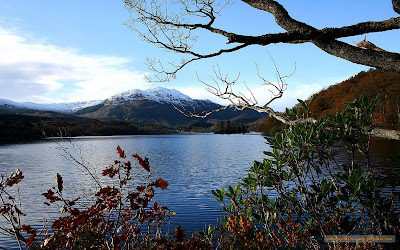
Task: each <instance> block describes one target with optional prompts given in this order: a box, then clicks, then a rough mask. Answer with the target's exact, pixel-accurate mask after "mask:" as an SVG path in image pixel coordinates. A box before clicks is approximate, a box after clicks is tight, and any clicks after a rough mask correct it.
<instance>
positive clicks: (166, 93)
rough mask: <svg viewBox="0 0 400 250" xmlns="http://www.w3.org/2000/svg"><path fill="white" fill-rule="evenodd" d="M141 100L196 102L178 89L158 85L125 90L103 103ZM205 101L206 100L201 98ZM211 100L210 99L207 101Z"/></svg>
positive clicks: (175, 102) (179, 103) (171, 102)
mask: <svg viewBox="0 0 400 250" xmlns="http://www.w3.org/2000/svg"><path fill="white" fill-rule="evenodd" d="M139 100H148V101H155V102H158V103H169V104H177V105H190V104H194V103H195V102H196V101H198V100H195V99H192V98H190V97H189V96H187V95H185V94H182V93H181V92H179V91H178V90H176V89H167V88H163V87H157V88H153V89H147V90H140V89H133V90H128V91H124V92H122V93H119V94H116V95H113V96H112V97H110V98H108V99H106V100H105V101H104V102H103V104H104V105H116V104H119V103H124V102H132V101H139ZM201 101H205V100H201ZM206 102H210V101H208V100H207V101H206Z"/></svg>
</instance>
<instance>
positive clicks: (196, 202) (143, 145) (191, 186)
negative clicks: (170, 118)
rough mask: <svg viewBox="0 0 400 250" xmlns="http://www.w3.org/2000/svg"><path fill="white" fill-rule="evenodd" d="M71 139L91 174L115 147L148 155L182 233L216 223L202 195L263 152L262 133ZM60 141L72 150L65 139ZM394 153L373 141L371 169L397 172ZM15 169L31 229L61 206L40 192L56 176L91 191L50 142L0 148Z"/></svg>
mask: <svg viewBox="0 0 400 250" xmlns="http://www.w3.org/2000/svg"><path fill="white" fill-rule="evenodd" d="M72 142H73V143H74V144H75V145H78V146H79V147H80V148H81V149H82V150H83V151H82V153H83V155H84V157H83V159H85V161H86V162H87V163H88V164H89V166H90V167H91V168H92V169H93V171H95V172H96V173H97V174H100V173H101V171H102V170H103V169H104V167H106V166H108V165H109V164H111V163H112V162H113V160H114V159H117V152H116V147H117V146H118V145H120V146H121V148H122V149H124V150H125V152H126V153H127V154H128V155H131V154H136V153H137V154H139V155H141V156H142V157H144V156H147V157H149V159H150V164H151V166H152V168H153V169H154V168H157V175H156V176H157V178H159V177H160V178H163V179H165V180H166V181H168V183H169V186H168V189H167V190H164V191H161V190H159V189H157V190H156V197H155V200H156V201H158V203H159V204H160V205H166V206H168V207H169V208H170V209H171V210H172V211H174V212H176V216H174V217H173V219H172V222H171V224H170V225H169V226H168V225H167V227H169V228H170V229H171V230H173V229H174V227H175V226H176V225H182V227H183V228H185V229H186V232H193V231H196V230H200V231H201V230H202V229H203V228H204V227H205V226H207V225H209V224H214V225H215V224H216V223H217V219H218V218H219V217H221V216H222V215H223V213H222V211H221V204H220V203H218V202H216V201H214V200H213V199H212V198H210V197H207V196H206V195H210V190H211V189H220V188H222V187H226V186H228V185H235V184H237V182H238V178H242V177H244V176H245V175H246V170H247V169H248V168H249V167H250V166H251V165H252V162H253V160H262V159H263V158H264V154H263V153H262V152H263V151H268V150H269V146H268V145H267V144H265V142H266V141H265V139H264V138H263V137H262V136H260V135H214V134H174V135H152V136H142V135H139V136H115V137H114V136H110V137H80V138H73V139H72ZM65 146H66V147H70V148H71V145H70V144H68V143H66V144H65ZM71 152H73V150H72V149H71ZM396 153H397V154H399V153H400V143H398V142H393V141H386V140H374V141H373V144H372V154H371V158H372V161H373V162H374V165H375V166H379V167H376V171H377V173H379V174H380V175H382V176H389V177H390V176H393V173H399V171H400V166H399V164H397V165H396V164H395V163H391V161H390V158H391V157H392V155H393V154H396ZM132 162H134V161H132ZM17 168H19V169H21V171H22V172H23V173H24V176H25V178H24V179H23V181H22V182H21V184H20V189H21V199H22V204H23V210H24V212H25V213H27V216H26V221H25V223H27V224H31V225H33V226H36V227H40V226H41V225H43V218H48V219H49V218H50V219H51V218H55V217H57V216H59V214H58V209H59V208H57V207H56V206H54V205H52V206H50V207H48V206H46V205H44V204H43V202H45V198H44V197H43V196H42V195H41V194H42V193H44V192H46V190H47V189H49V188H50V187H52V186H54V185H55V181H54V180H55V175H56V173H59V174H60V175H62V176H63V178H64V190H65V191H64V193H65V192H70V194H72V196H74V197H76V196H78V195H79V196H81V197H82V200H83V201H84V200H85V193H91V192H93V190H95V188H96V186H95V184H94V183H93V182H92V181H91V179H90V176H89V175H88V174H86V173H85V172H82V171H81V170H78V168H77V166H76V165H75V164H73V163H72V162H71V161H70V160H69V159H66V158H65V157H63V156H62V154H61V153H60V151H59V150H57V144H56V143H54V142H53V141H40V142H33V143H28V144H12V145H1V146H0V174H5V175H7V176H8V175H9V174H10V173H12V172H14V171H15V170H16V169H17ZM103 180H104V179H103ZM88 183H92V184H90V185H89V184H88ZM12 242H13V240H10V239H7V238H4V237H2V236H1V235H0V246H2V247H5V248H7V249H9V248H11V246H13V245H12V244H13V243H12Z"/></svg>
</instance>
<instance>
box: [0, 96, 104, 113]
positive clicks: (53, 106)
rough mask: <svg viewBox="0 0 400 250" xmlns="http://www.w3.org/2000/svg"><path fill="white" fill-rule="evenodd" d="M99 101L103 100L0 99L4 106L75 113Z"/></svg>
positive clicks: (0, 103)
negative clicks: (30, 100) (25, 100)
mask: <svg viewBox="0 0 400 250" xmlns="http://www.w3.org/2000/svg"><path fill="white" fill-rule="evenodd" d="M99 103H101V100H93V101H83V102H64V103H49V104H41V103H33V102H14V101H11V100H7V99H0V105H1V106H3V107H9V108H23V109H35V110H43V111H56V112H62V113H73V112H76V111H78V110H81V109H83V108H86V107H90V106H94V105H97V104H99Z"/></svg>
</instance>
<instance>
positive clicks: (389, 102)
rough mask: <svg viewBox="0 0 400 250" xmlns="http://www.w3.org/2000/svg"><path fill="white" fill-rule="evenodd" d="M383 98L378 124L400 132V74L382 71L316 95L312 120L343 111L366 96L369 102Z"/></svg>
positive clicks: (354, 77) (351, 78)
mask: <svg viewBox="0 0 400 250" xmlns="http://www.w3.org/2000/svg"><path fill="white" fill-rule="evenodd" d="M377 94H379V95H380V97H381V101H380V103H379V105H381V106H380V107H379V108H378V110H377V112H376V113H375V117H376V119H375V122H376V123H377V124H379V125H382V126H384V127H386V128H388V129H397V130H400V74H399V73H395V72H387V71H386V72H385V71H381V70H369V71H367V72H365V71H362V72H360V73H358V74H357V75H355V76H353V77H350V78H349V79H347V80H346V81H343V82H341V83H338V84H336V85H332V86H330V87H329V88H327V89H324V90H322V91H320V92H318V93H316V95H317V97H316V99H315V101H314V102H313V103H312V105H311V107H310V109H311V113H312V116H313V117H315V118H320V117H322V116H324V115H325V114H336V113H337V112H340V111H342V110H343V109H344V108H345V106H346V104H345V103H346V102H350V101H353V100H354V99H355V98H356V97H359V96H361V95H364V96H366V97H368V98H369V99H372V98H374V97H375V96H376V95H377Z"/></svg>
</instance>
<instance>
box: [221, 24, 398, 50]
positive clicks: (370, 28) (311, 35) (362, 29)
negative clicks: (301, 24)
mask: <svg viewBox="0 0 400 250" xmlns="http://www.w3.org/2000/svg"><path fill="white" fill-rule="evenodd" d="M393 29H400V17H397V18H391V19H388V20H385V21H380V22H364V23H358V24H355V25H351V26H344V27H340V28H324V29H321V30H317V29H315V30H305V31H303V32H300V31H298V30H295V31H291V32H284V33H276V34H265V35H262V36H245V35H238V34H233V33H225V34H223V35H224V36H226V37H227V38H228V43H248V44H257V45H263V46H265V45H269V44H273V43H292V42H296V43H299V42H309V41H310V40H327V39H336V38H343V37H349V36H356V35H362V34H366V33H372V32H381V31H388V30H393ZM221 34H222V33H221Z"/></svg>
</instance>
